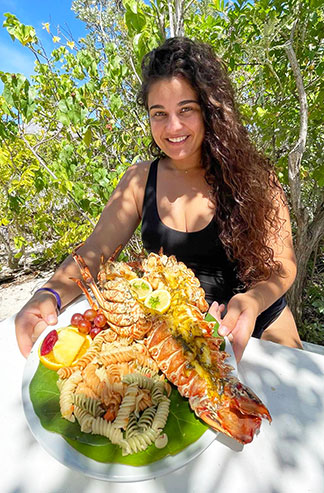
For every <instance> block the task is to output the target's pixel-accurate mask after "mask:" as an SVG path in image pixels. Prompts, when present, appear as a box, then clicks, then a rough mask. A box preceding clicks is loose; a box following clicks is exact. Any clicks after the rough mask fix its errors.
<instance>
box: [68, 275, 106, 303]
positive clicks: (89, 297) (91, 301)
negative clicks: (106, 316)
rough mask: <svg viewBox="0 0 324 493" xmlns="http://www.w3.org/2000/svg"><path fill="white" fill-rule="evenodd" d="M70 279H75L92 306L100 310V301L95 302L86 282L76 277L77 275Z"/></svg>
mask: <svg viewBox="0 0 324 493" xmlns="http://www.w3.org/2000/svg"><path fill="white" fill-rule="evenodd" d="M70 279H71V280H72V281H74V282H75V283H76V284H77V285H78V286H79V288H80V289H81V291H82V292H83V293H84V294H85V297H86V298H87V300H88V302H89V305H90V306H91V308H92V309H93V310H96V311H98V310H99V308H100V307H99V305H98V303H96V302H95V300H94V299H93V298H92V296H90V293H89V291H88V290H87V287H86V286H85V284H84V283H83V282H82V281H81V279H76V278H75V277H70Z"/></svg>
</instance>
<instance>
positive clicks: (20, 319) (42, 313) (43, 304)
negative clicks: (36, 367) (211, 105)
mask: <svg viewBox="0 0 324 493" xmlns="http://www.w3.org/2000/svg"><path fill="white" fill-rule="evenodd" d="M56 323H57V310H56V300H55V299H54V297H53V296H51V295H47V294H46V293H44V294H43V293H42V294H41V295H40V296H37V298H32V299H31V300H30V301H29V302H28V303H27V304H26V305H25V306H24V307H23V308H22V309H21V310H20V312H19V313H18V314H17V316H16V319H15V326H16V338H17V343H18V347H19V350H20V352H21V354H22V355H23V356H24V357H25V358H27V356H28V355H29V353H30V351H31V349H32V347H33V344H34V342H35V341H36V339H37V338H38V337H39V336H40V334H41V333H42V332H43V330H44V329H45V328H46V327H47V325H55V324H56Z"/></svg>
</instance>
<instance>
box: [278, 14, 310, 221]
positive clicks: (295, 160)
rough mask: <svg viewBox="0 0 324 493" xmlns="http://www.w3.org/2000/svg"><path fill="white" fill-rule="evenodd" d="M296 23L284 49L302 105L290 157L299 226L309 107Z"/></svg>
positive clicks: (301, 216)
mask: <svg viewBox="0 0 324 493" xmlns="http://www.w3.org/2000/svg"><path fill="white" fill-rule="evenodd" d="M296 23H297V21H295V22H294V25H293V28H292V31H291V35H290V39H289V41H288V42H287V43H286V44H285V46H284V48H285V51H286V55H287V57H288V60H289V63H290V66H291V69H292V71H293V74H294V77H295V80H296V85H297V91H298V100H299V104H300V126H299V137H298V140H297V142H296V144H295V145H294V147H293V148H292V149H291V151H290V152H289V155H288V178H289V185H290V189H291V201H292V206H293V209H294V213H295V215H296V220H297V224H298V223H300V222H303V221H304V220H305V214H306V210H305V209H304V208H303V207H302V204H301V183H300V165H301V160H302V157H303V153H304V151H305V146H306V138H307V126H308V105H307V98H306V92H305V88H304V84H303V79H302V75H301V71H300V67H299V64H298V60H297V57H296V53H295V51H294V48H293V35H294V32H295V29H296Z"/></svg>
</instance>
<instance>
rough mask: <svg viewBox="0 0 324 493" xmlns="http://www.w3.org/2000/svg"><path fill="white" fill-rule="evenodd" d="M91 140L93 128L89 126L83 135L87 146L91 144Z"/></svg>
mask: <svg viewBox="0 0 324 493" xmlns="http://www.w3.org/2000/svg"><path fill="white" fill-rule="evenodd" d="M91 140H92V132H91V128H90V127H88V128H87V130H86V132H85V134H84V135H83V141H84V143H85V145H86V146H87V147H89V145H90V144H91Z"/></svg>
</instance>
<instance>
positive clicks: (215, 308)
mask: <svg viewBox="0 0 324 493" xmlns="http://www.w3.org/2000/svg"><path fill="white" fill-rule="evenodd" d="M224 309H225V305H224V304H221V305H219V304H218V303H217V301H213V303H212V304H211V305H210V308H209V313H210V314H211V315H212V316H213V317H214V318H215V319H216V320H217V322H218V323H219V324H220V323H221V321H222V312H223V311H224Z"/></svg>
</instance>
